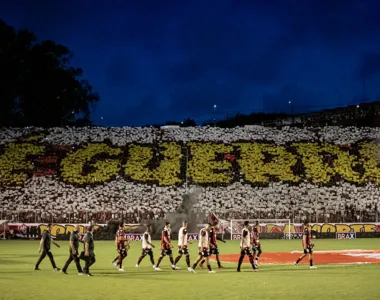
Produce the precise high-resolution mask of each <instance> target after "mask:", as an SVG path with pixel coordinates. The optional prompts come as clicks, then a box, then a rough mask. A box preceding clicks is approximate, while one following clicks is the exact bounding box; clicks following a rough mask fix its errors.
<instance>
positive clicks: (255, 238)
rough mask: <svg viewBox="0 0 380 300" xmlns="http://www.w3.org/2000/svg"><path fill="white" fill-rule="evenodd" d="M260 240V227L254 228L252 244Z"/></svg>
mask: <svg viewBox="0 0 380 300" xmlns="http://www.w3.org/2000/svg"><path fill="white" fill-rule="evenodd" d="M259 239H260V225H255V226H253V227H252V242H253V243H254V242H256V241H258V240H259Z"/></svg>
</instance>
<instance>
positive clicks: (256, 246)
mask: <svg viewBox="0 0 380 300" xmlns="http://www.w3.org/2000/svg"><path fill="white" fill-rule="evenodd" d="M252 251H253V259H254V262H255V266H256V268H258V267H259V257H260V255H261V253H262V251H261V243H260V224H259V221H256V224H255V225H254V226H253V227H252ZM256 251H257V255H256Z"/></svg>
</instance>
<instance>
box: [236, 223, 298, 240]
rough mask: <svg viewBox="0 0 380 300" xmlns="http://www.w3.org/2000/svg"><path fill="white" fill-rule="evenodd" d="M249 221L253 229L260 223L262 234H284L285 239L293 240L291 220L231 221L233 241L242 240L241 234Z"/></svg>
mask: <svg viewBox="0 0 380 300" xmlns="http://www.w3.org/2000/svg"><path fill="white" fill-rule="evenodd" d="M245 221H248V222H249V226H250V227H252V226H254V225H255V224H256V221H259V225H260V232H261V233H279V234H283V238H284V239H289V240H290V239H293V238H294V237H293V233H292V230H291V226H290V219H256V220H249V219H248V220H245V219H232V220H231V221H230V226H229V227H230V228H229V229H230V232H231V240H240V239H241V232H242V230H243V227H244V222H245Z"/></svg>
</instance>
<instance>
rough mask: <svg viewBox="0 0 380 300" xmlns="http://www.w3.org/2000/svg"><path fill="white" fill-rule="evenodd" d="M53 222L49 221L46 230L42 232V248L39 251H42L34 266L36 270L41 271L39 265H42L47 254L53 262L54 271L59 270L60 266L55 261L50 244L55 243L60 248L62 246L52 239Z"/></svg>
mask: <svg viewBox="0 0 380 300" xmlns="http://www.w3.org/2000/svg"><path fill="white" fill-rule="evenodd" d="M51 227H52V226H51V224H50V223H49V224H48V226H47V228H46V230H45V231H44V232H43V234H42V238H41V241H40V248H39V249H38V253H41V251H42V253H41V255H40V258H39V259H38V261H37V263H36V265H35V267H34V270H35V271H39V270H40V269H39V266H40V263H41V262H42V260H43V259H44V258H45V257H46V255H47V256H48V257H49V259H50V262H51V265H52V266H53V269H54V271H59V268H57V266H56V264H55V261H54V257H53V254H52V253H51V250H50V246H51V243H53V244H54V245H55V246H57V247H58V248H60V246H59V245H58V244H57V243H56V242H54V241H52V239H51Z"/></svg>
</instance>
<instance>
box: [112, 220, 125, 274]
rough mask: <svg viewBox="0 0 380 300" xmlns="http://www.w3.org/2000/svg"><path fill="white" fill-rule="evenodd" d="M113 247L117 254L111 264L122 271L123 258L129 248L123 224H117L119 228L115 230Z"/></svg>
mask: <svg viewBox="0 0 380 300" xmlns="http://www.w3.org/2000/svg"><path fill="white" fill-rule="evenodd" d="M115 247H116V251H117V253H119V255H118V256H117V257H116V258H115V259H114V260H113V264H115V266H116V268H117V269H119V271H124V268H123V260H124V258H126V257H127V255H128V253H127V251H128V249H129V241H128V239H127V237H126V236H125V231H124V225H123V224H120V225H119V229H118V231H117V232H116V237H115Z"/></svg>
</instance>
